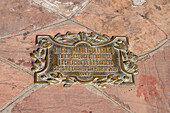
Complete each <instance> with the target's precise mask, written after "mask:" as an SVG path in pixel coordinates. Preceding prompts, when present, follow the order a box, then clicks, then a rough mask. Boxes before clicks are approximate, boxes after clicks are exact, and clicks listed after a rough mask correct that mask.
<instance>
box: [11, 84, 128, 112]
mask: <svg viewBox="0 0 170 113" xmlns="http://www.w3.org/2000/svg"><path fill="white" fill-rule="evenodd" d="M18 112H22V113H47V112H48V113H54V112H55V113H125V112H124V111H123V110H122V109H120V108H119V107H118V106H115V105H114V104H113V103H111V102H110V101H108V100H106V99H104V98H103V97H101V96H97V95H95V94H93V93H91V92H89V91H88V90H87V89H86V88H85V86H82V85H75V86H73V87H71V88H63V86H62V85H56V86H48V87H47V88H45V87H44V88H41V89H38V90H37V91H35V92H33V93H32V94H31V95H30V96H28V97H26V98H25V99H24V100H22V101H21V102H19V103H17V104H16V105H15V106H14V108H13V109H12V113H18Z"/></svg>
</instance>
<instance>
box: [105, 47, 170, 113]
mask: <svg viewBox="0 0 170 113" xmlns="http://www.w3.org/2000/svg"><path fill="white" fill-rule="evenodd" d="M169 56H170V46H165V47H164V49H163V50H162V49H160V50H159V51H157V52H155V53H154V54H153V55H152V56H148V57H145V58H144V59H142V60H140V61H138V63H137V64H138V68H139V69H138V70H139V74H138V75H136V76H135V82H136V86H135V87H113V86H109V88H107V89H104V90H105V92H107V93H108V94H109V95H110V96H111V97H113V98H115V99H117V100H118V101H119V102H120V103H122V104H125V105H127V106H129V107H130V109H131V110H132V111H134V112H136V113H156V112H159V113H168V111H169V110H170V107H169V102H170V95H169V90H170V88H169V86H170V82H169V80H170V76H169V70H170V60H169Z"/></svg>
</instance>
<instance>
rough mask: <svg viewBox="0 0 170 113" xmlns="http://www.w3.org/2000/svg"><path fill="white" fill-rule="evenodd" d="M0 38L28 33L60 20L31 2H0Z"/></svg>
mask: <svg viewBox="0 0 170 113" xmlns="http://www.w3.org/2000/svg"><path fill="white" fill-rule="evenodd" d="M0 14H1V17H0V36H4V35H9V34H13V33H17V32H19V31H23V30H25V31H29V30H32V29H35V28H37V27H42V26H44V25H47V24H50V23H52V22H54V21H57V20H60V19H61V17H60V16H58V15H57V14H54V13H49V12H48V11H47V10H46V9H44V8H43V7H41V6H39V5H37V4H36V3H34V2H33V1H32V0H1V3H0Z"/></svg>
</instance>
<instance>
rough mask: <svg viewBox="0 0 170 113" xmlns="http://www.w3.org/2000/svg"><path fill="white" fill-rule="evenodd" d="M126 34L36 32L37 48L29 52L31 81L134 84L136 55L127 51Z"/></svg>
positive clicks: (71, 83) (67, 83) (39, 82)
mask: <svg viewBox="0 0 170 113" xmlns="http://www.w3.org/2000/svg"><path fill="white" fill-rule="evenodd" d="M128 44H129V42H128V38H127V37H118V36H112V37H111V38H109V37H108V36H107V35H99V34H95V33H84V32H80V33H70V32H67V33H66V34H60V33H59V34H57V35H55V36H54V37H51V36H49V35H37V37H36V45H37V46H38V49H37V50H36V51H33V53H31V54H30V55H31V58H32V59H33V60H34V61H35V62H33V63H32V66H33V68H32V71H34V82H35V83H38V84H45V83H49V84H58V83H63V84H64V86H65V87H70V86H71V85H73V84H74V83H81V84H95V85H98V86H100V87H105V86H106V84H112V85H132V84H134V74H135V73H137V66H136V65H135V64H134V62H136V61H137V56H136V55H134V54H133V53H132V52H130V51H128Z"/></svg>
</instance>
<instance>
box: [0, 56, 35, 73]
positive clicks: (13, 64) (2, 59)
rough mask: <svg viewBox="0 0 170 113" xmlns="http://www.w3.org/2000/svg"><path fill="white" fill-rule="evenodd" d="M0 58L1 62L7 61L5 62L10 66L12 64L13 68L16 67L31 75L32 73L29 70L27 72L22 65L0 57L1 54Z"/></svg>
mask: <svg viewBox="0 0 170 113" xmlns="http://www.w3.org/2000/svg"><path fill="white" fill-rule="evenodd" d="M0 60H1V61H3V62H5V63H7V64H9V65H10V66H12V67H14V68H16V69H19V70H20V71H23V72H24V73H27V74H29V75H31V76H33V74H32V73H31V72H29V71H28V70H26V69H25V68H23V67H21V66H19V65H17V64H15V63H13V62H11V61H9V60H7V59H5V58H3V57H1V56H0Z"/></svg>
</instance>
